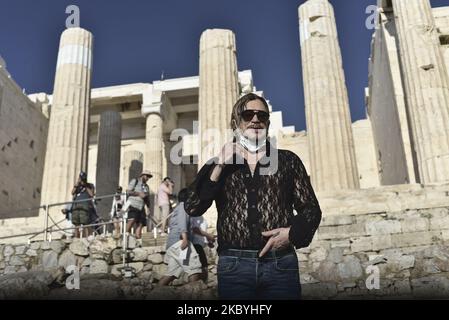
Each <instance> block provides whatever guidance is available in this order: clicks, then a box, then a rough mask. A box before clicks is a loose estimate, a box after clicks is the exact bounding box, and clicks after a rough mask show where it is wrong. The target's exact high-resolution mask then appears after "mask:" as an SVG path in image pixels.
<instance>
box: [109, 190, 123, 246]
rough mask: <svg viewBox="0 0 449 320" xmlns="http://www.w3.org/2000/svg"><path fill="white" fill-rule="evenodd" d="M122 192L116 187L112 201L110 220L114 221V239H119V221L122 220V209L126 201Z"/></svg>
mask: <svg viewBox="0 0 449 320" xmlns="http://www.w3.org/2000/svg"><path fill="white" fill-rule="evenodd" d="M122 191H123V189H122V187H118V188H117V192H116V193H115V195H114V199H113V200H112V208H111V220H112V221H114V232H113V237H114V238H119V237H120V229H121V228H120V225H121V220H122V219H123V207H124V205H125V201H126V196H125V195H124V194H122Z"/></svg>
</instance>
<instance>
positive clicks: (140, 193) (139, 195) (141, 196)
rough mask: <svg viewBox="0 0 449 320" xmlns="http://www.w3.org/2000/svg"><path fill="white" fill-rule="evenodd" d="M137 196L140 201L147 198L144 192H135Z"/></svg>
mask: <svg viewBox="0 0 449 320" xmlns="http://www.w3.org/2000/svg"><path fill="white" fill-rule="evenodd" d="M137 196H138V197H140V198H142V199H145V197H146V196H147V194H146V193H145V192H137Z"/></svg>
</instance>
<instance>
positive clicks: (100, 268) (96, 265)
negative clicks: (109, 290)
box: [89, 260, 108, 273]
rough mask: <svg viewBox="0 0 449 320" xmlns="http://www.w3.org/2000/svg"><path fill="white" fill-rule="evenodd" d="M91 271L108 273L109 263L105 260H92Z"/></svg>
mask: <svg viewBox="0 0 449 320" xmlns="http://www.w3.org/2000/svg"><path fill="white" fill-rule="evenodd" d="M89 273H108V264H107V263H106V261H104V260H92V261H91V263H90V270H89Z"/></svg>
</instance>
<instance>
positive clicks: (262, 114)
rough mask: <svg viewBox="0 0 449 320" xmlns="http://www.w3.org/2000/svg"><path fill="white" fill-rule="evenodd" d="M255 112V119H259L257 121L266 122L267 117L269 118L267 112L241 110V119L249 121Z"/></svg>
mask: <svg viewBox="0 0 449 320" xmlns="http://www.w3.org/2000/svg"><path fill="white" fill-rule="evenodd" d="M255 114H256V115H257V119H259V121H261V122H267V121H268V119H270V114H269V113H268V112H265V111H261V110H244V111H242V113H241V114H240V116H241V117H242V119H243V120H245V121H246V122H249V121H251V120H252V119H253V118H254V115H255Z"/></svg>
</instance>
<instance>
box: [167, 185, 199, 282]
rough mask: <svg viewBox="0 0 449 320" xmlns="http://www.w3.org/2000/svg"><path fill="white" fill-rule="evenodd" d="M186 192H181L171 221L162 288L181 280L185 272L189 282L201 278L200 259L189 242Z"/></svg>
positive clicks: (184, 190)
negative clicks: (175, 280) (185, 207)
mask: <svg viewBox="0 0 449 320" xmlns="http://www.w3.org/2000/svg"><path fill="white" fill-rule="evenodd" d="M186 192H187V190H186V189H183V190H181V191H180V192H179V195H178V200H179V204H178V205H177V206H176V208H175V210H174V211H173V213H172V216H171V218H170V221H169V228H170V233H169V234H168V238H167V245H166V248H167V252H166V253H165V258H164V259H165V263H167V265H168V268H167V273H166V274H165V275H164V277H163V278H162V279H161V280H160V281H159V284H160V285H161V286H166V285H169V284H170V282H172V281H173V280H174V279H176V278H179V277H180V276H181V275H182V273H183V272H185V273H186V274H187V275H188V276H189V282H193V281H198V280H200V278H201V273H202V268H201V267H202V266H201V262H200V258H199V255H198V253H197V252H196V250H195V248H194V247H193V244H192V242H190V241H189V216H188V215H187V213H186V212H185V210H184V201H185V198H186Z"/></svg>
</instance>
